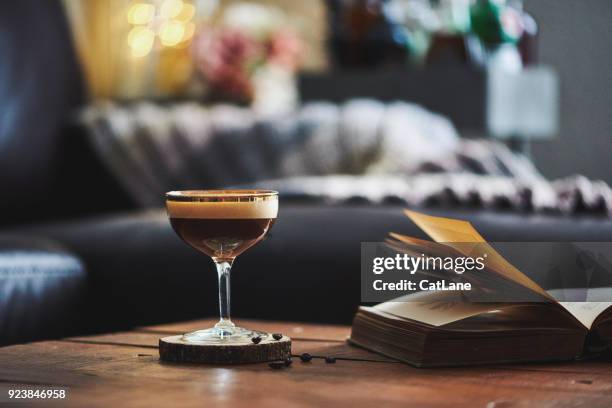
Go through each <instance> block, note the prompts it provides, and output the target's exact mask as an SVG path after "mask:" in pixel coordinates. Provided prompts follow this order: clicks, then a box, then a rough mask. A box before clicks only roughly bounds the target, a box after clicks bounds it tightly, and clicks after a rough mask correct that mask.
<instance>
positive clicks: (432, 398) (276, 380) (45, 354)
mask: <svg viewBox="0 0 612 408" xmlns="http://www.w3.org/2000/svg"><path fill="white" fill-rule="evenodd" d="M200 324H201V322H200V323H198V322H190V323H188V324H187V325H185V326H180V325H175V326H170V327H171V328H170V329H169V328H168V327H162V328H160V327H159V326H158V327H156V328H153V329H150V330H149V329H146V330H139V331H136V332H129V333H115V334H109V335H102V336H88V337H85V338H71V339H67V340H66V341H48V342H39V343H31V344H25V345H18V346H11V347H5V348H0V382H3V383H5V384H6V383H13V382H14V383H18V384H30V383H33V384H57V385H67V386H69V387H71V393H70V400H69V401H66V402H67V403H68V405H69V406H113V405H116V406H128V407H129V406H156V405H160V404H161V405H165V406H173V405H175V406H179V405H180V406H203V405H204V406H208V405H210V404H221V405H224V406H236V407H249V408H252V407H254V406H259V405H265V406H283V407H293V406H296V407H306V406H327V405H332V406H333V405H341V406H344V405H351V406H354V407H356V408H360V407H368V406H375V405H376V406H392V407H395V406H398V407H399V406H406V404H407V403H409V404H410V405H415V406H424V407H428V406H441V407H475V406H481V407H523V406H538V407H567V406H588V407H609V406H612V364H611V363H610V362H597V361H588V362H578V363H560V364H530V365H518V366H488V367H466V368H443V369H439V368H437V369H416V368H413V367H410V366H408V365H405V364H400V363H392V362H377V363H373V362H367V361H354V360H339V361H337V362H336V363H335V364H326V363H325V362H324V361H323V360H320V359H316V360H313V361H312V362H310V363H301V362H300V361H299V360H297V359H294V363H293V365H292V366H291V367H290V368H288V369H281V370H272V369H270V368H269V367H268V366H267V364H249V365H242V366H232V367H226V366H201V365H181V364H172V363H163V362H160V361H159V358H158V354H157V350H156V349H155V346H154V344H155V343H154V342H155V341H156V340H157V339H158V338H159V337H160V335H159V334H157V331H160V330H176V329H178V328H180V327H184V328H188V327H201V326H200ZM189 325H192V326H189ZM275 325H276V326H274V324H271V325H270V326H267V327H272V326H274V327H277V328H278V330H275V331H279V332H283V333H286V334H290V331H291V330H292V328H293V327H296V326H297V327H301V326H302V325H299V324H291V323H289V324H285V325H283V324H280V323H276V324H275ZM254 327H258V328H263V329H264V330H266V328H265V327H260V326H254ZM181 330H182V329H181ZM348 330H349V329H348V328H347V327H341V326H340V327H338V326H336V327H334V326H331V327H330V326H324V327H323V328H321V329H317V328H316V327H310V325H305V328H303V331H302V333H306V334H305V336H306V340H303V341H295V342H294V344H295V345H296V346H297V345H298V344H299V347H302V349H303V350H309V351H308V352H311V354H316V353H317V352H321V353H322V354H327V355H329V354H334V355H337V354H339V353H342V352H347V353H349V355H350V353H351V352H352V351H348V350H360V349H357V348H354V347H351V346H348V345H346V344H345V343H344V342H342V341H340V340H341V339H343V336H344V335H345V333H348ZM326 336H327V337H328V338H329V339H330V340H331V341H319V340H313V339H317V338H321V337H323V338H325V337H326ZM339 339H340V340H339ZM294 352H295V351H294ZM360 352H362V353H366V354H365V355H370V354H371V353H369V352H367V351H363V350H362V351H360Z"/></svg>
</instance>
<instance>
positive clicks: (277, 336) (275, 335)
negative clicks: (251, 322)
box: [272, 333, 283, 340]
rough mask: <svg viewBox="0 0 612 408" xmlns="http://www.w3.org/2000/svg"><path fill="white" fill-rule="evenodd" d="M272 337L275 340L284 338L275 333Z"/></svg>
mask: <svg viewBox="0 0 612 408" xmlns="http://www.w3.org/2000/svg"><path fill="white" fill-rule="evenodd" d="M272 337H273V338H274V340H280V339H282V338H283V335H282V334H280V333H274V334H272Z"/></svg>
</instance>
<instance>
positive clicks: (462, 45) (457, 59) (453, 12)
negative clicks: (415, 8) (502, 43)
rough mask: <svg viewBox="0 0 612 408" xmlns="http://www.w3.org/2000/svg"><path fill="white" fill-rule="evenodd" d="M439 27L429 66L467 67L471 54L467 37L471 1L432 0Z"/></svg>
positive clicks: (434, 37)
mask: <svg viewBox="0 0 612 408" xmlns="http://www.w3.org/2000/svg"><path fill="white" fill-rule="evenodd" d="M430 3H431V5H432V10H433V12H434V13H435V14H436V16H437V20H438V27H437V29H436V31H435V32H434V33H433V35H432V40H431V46H430V49H429V52H428V54H427V59H426V62H427V65H429V66H431V65H435V64H444V65H453V64H454V65H467V64H468V62H469V52H468V49H467V45H466V41H465V35H466V33H467V32H468V31H469V30H470V1H469V0H432V1H431V2H430Z"/></svg>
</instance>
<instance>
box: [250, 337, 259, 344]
mask: <svg viewBox="0 0 612 408" xmlns="http://www.w3.org/2000/svg"><path fill="white" fill-rule="evenodd" d="M251 341H252V342H253V343H255V344H259V342H261V336H255V337H251Z"/></svg>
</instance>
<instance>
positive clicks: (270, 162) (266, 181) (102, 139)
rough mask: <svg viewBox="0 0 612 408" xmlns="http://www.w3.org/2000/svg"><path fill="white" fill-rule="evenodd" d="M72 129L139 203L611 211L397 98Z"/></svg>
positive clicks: (601, 198)
mask: <svg viewBox="0 0 612 408" xmlns="http://www.w3.org/2000/svg"><path fill="white" fill-rule="evenodd" d="M83 122H84V124H85V126H86V127H87V128H88V129H89V132H88V134H89V135H90V137H91V141H92V143H93V144H94V146H95V148H96V151H97V152H98V153H99V155H100V157H101V159H102V160H103V161H104V162H105V163H106V164H107V166H108V168H109V169H110V170H111V171H112V172H113V173H114V174H115V176H116V177H117V179H118V180H119V182H120V183H122V185H123V186H124V188H125V189H126V191H128V192H129V193H130V195H131V196H132V197H133V198H134V200H135V201H136V202H138V203H140V204H141V205H142V206H143V207H150V206H158V205H160V204H161V203H162V201H163V193H164V192H166V191H169V190H176V189H189V188H211V187H226V186H235V185H249V186H261V187H266V188H274V189H277V190H279V191H280V192H281V194H282V195H284V196H285V197H290V196H295V197H301V198H310V199H312V198H317V199H321V200H325V201H328V202H344V201H347V200H348V201H354V200H361V201H370V202H376V203H378V202H388V201H392V202H404V203H409V204H414V205H428V204H449V205H469V206H472V207H474V206H475V207H479V206H481V207H486V208H510V209H516V210H521V211H554V212H562V213H570V214H571V213H577V212H591V213H600V214H605V215H609V214H612V190H611V189H610V187H609V186H608V185H607V184H606V183H604V182H602V181H590V180H588V179H586V178H584V177H581V176H574V177H570V178H567V179H563V180H558V181H554V182H549V181H548V180H546V179H545V178H544V177H543V176H542V175H541V174H540V173H539V172H538V171H537V170H536V168H535V167H534V166H533V164H532V163H531V162H530V161H529V160H528V159H527V158H525V157H523V156H521V155H518V154H515V153H513V152H511V151H510V150H509V149H507V148H506V147H505V146H504V145H503V144H500V143H497V142H493V141H489V140H482V139H463V138H460V137H459V135H458V134H457V131H456V130H455V128H454V127H453V125H452V124H451V123H450V122H449V121H448V120H447V119H446V118H445V117H443V116H440V115H437V114H434V113H431V112H429V111H427V110H425V109H423V108H422V107H420V106H418V105H414V104H409V103H405V102H394V103H381V102H377V101H373V100H362V99H359V100H353V101H350V102H347V103H345V104H343V105H335V104H331V103H324V102H319V103H309V104H305V105H303V106H302V107H301V108H299V109H298V110H296V111H294V112H292V113H291V114H288V115H283V116H269V115H261V114H257V113H256V112H254V111H252V110H250V109H247V108H240V107H236V106H229V105H218V106H214V107H203V106H201V105H199V104H196V103H178V104H172V105H155V104H150V103H139V104H134V105H115V104H111V103H105V104H99V105H95V106H92V107H90V108H88V109H87V111H85V112H84V114H83Z"/></svg>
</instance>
